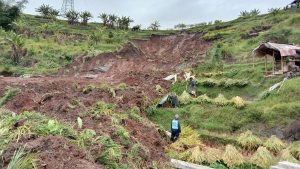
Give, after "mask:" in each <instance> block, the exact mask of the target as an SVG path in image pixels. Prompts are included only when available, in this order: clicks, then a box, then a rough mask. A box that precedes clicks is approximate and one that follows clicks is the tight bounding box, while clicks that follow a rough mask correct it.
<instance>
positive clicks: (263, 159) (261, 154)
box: [250, 147, 273, 168]
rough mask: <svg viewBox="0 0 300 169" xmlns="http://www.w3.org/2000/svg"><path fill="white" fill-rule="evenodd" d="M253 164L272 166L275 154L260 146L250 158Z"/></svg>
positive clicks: (264, 166) (265, 166) (263, 166)
mask: <svg viewBox="0 0 300 169" xmlns="http://www.w3.org/2000/svg"><path fill="white" fill-rule="evenodd" d="M250 161H251V162H252V163H253V164H256V165H257V166H260V167H262V168H270V166H271V165H272V162H273V156H272V154H271V152H270V151H269V150H267V148H265V147H259V148H258V149H257V151H256V152H255V154H254V155H253V156H252V157H251V160H250Z"/></svg>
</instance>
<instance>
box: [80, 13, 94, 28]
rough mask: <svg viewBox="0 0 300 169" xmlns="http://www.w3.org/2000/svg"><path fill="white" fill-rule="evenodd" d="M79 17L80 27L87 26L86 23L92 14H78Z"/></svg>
mask: <svg viewBox="0 0 300 169" xmlns="http://www.w3.org/2000/svg"><path fill="white" fill-rule="evenodd" d="M80 17H81V20H82V21H81V24H82V25H87V23H88V21H89V20H90V19H91V18H92V17H93V16H92V14H91V13H90V12H89V11H84V12H82V13H80Z"/></svg>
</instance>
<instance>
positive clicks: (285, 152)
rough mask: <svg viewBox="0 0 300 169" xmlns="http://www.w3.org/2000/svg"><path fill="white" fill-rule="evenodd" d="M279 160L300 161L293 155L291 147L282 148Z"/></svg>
mask: <svg viewBox="0 0 300 169" xmlns="http://www.w3.org/2000/svg"><path fill="white" fill-rule="evenodd" d="M279 160H280V161H289V162H292V163H298V162H299V161H298V160H296V159H295V157H293V155H292V154H291V152H290V150H289V149H284V150H281V152H280V153H279Z"/></svg>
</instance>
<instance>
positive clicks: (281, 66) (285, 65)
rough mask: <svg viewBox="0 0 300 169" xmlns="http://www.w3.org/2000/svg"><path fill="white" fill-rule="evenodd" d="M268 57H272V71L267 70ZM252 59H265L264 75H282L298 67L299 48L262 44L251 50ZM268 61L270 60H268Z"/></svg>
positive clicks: (299, 59)
mask: <svg viewBox="0 0 300 169" xmlns="http://www.w3.org/2000/svg"><path fill="white" fill-rule="evenodd" d="M268 56H271V57H272V60H273V64H272V65H273V69H272V70H268ZM254 57H265V71H266V74H284V73H286V72H289V71H293V70H291V69H293V68H297V67H300V46H294V45H288V44H278V43H271V42H267V43H262V44H261V45H259V46H258V47H257V48H256V49H254V50H253V60H254ZM269 60H270V59H269Z"/></svg>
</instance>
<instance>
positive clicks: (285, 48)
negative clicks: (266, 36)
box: [253, 42, 300, 57]
mask: <svg viewBox="0 0 300 169" xmlns="http://www.w3.org/2000/svg"><path fill="white" fill-rule="evenodd" d="M299 50H300V46H294V45H288V44H279V43H271V42H267V43H263V44H261V45H259V46H258V47H257V48H255V49H254V50H253V53H254V55H256V56H265V55H273V52H276V53H279V54H280V55H281V56H283V57H284V56H296V55H297V51H299Z"/></svg>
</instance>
